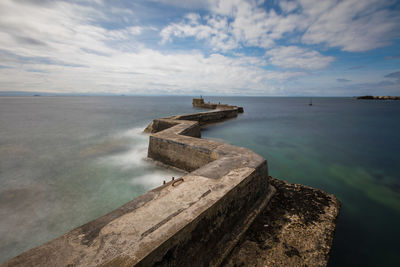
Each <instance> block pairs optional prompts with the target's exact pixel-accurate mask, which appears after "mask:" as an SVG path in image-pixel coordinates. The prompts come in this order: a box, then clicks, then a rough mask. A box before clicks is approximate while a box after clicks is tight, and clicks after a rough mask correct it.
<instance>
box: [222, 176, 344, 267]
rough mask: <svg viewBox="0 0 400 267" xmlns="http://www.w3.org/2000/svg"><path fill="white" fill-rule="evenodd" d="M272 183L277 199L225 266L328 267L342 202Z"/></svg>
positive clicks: (272, 180) (313, 191) (317, 192)
mask: <svg viewBox="0 0 400 267" xmlns="http://www.w3.org/2000/svg"><path fill="white" fill-rule="evenodd" d="M269 179H270V180H269V182H270V184H271V185H272V186H274V187H275V188H276V193H275V195H274V196H273V198H272V199H271V201H270V203H269V204H268V206H267V207H266V208H264V209H263V210H262V211H261V212H260V214H259V215H258V217H257V218H256V219H255V220H254V222H253V224H252V225H251V226H250V227H249V229H248V230H247V232H246V234H245V236H244V238H243V239H242V240H241V241H240V242H239V243H238V245H237V246H236V247H235V249H234V250H233V251H232V253H231V254H230V256H229V257H228V259H227V260H226V261H225V264H224V266H326V265H327V264H328V261H329V255H330V251H331V247H332V244H333V239H334V234H335V228H336V220H337V217H338V215H339V210H340V201H339V200H338V199H337V198H336V197H335V196H334V195H331V194H328V193H326V192H324V191H322V190H319V189H315V188H311V187H308V186H304V185H299V184H290V183H288V182H286V181H283V180H278V179H275V178H272V177H270V178H269Z"/></svg>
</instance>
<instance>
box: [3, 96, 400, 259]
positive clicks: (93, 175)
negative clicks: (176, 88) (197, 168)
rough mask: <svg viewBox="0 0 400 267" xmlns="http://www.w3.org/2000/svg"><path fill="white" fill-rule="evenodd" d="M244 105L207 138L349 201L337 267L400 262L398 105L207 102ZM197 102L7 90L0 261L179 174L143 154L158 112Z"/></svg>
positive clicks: (345, 204)
mask: <svg viewBox="0 0 400 267" xmlns="http://www.w3.org/2000/svg"><path fill="white" fill-rule="evenodd" d="M208 99H209V100H211V101H215V102H223V103H229V104H237V105H241V106H244V108H245V113H244V114H242V115H240V116H239V117H238V118H237V119H233V120H229V121H227V122H224V123H222V124H217V125H213V126H210V127H207V128H206V129H204V131H203V132H202V135H203V137H205V138H214V139H218V140H223V141H224V142H228V143H231V144H235V145H239V146H244V147H248V148H250V149H252V150H254V151H256V152H257V153H259V154H260V155H262V156H264V157H265V158H266V159H267V160H268V164H269V171H270V175H272V176H274V177H277V178H280V179H285V180H287V181H290V182H293V183H302V184H306V185H310V186H313V187H317V188H321V189H323V190H325V191H327V192H329V193H333V194H335V195H336V196H337V197H339V199H340V200H341V201H342V210H341V215H340V218H339V220H338V226H337V232H336V239H335V244H334V248H333V252H332V257H331V262H330V265H331V266H398V263H399V256H398V251H399V250H400V246H399V245H398V240H399V239H400V229H399V228H398V225H400V176H399V174H398V171H397V167H398V166H400V157H399V156H398V152H399V151H400V141H399V136H400V125H399V123H398V117H399V115H400V102H394V101H357V100H354V99H351V98H313V104H314V105H313V106H312V107H309V106H308V105H307V104H308V102H309V99H308V98H254V97H252V98H250V97H249V98H247V97H232V98H228V97H210V98H208V97H207V100H208ZM189 112H193V109H192V107H191V97H0V218H1V221H0V237H1V240H2V242H1V244H0V262H2V261H4V260H6V259H8V258H10V257H12V256H15V255H17V254H19V253H21V252H23V251H24V250H27V249H29V248H31V247H34V246H36V245H40V244H41V243H43V242H45V241H47V240H50V239H52V238H55V237H57V236H59V235H61V234H63V233H64V232H66V231H68V230H70V229H73V228H74V227H77V226H79V225H81V224H83V223H85V222H87V221H89V220H91V219H94V218H96V217H98V216H100V215H102V214H105V213H107V212H109V211H111V210H113V209H114V208H117V207H119V206H120V205H122V204H124V203H126V202H127V201H129V200H131V199H132V198H134V197H136V196H138V195H140V194H143V193H145V192H146V191H147V190H149V189H151V188H153V187H155V186H158V185H161V184H162V180H164V179H168V178H170V177H171V176H179V174H178V173H175V172H172V171H170V170H165V169H162V168H160V167H156V166H155V165H153V164H152V163H149V162H147V161H145V160H144V158H145V156H146V149H147V142H148V137H147V136H146V135H143V134H141V131H142V129H143V128H144V127H145V126H146V125H147V124H148V123H149V122H150V121H151V120H152V119H154V118H158V117H164V116H168V115H176V114H182V113H189Z"/></svg>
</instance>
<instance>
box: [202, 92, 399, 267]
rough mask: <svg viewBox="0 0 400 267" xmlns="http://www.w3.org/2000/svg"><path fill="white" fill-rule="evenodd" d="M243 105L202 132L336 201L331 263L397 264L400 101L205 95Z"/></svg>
mask: <svg viewBox="0 0 400 267" xmlns="http://www.w3.org/2000/svg"><path fill="white" fill-rule="evenodd" d="M211 100H214V101H221V102H226V103H232V104H237V105H243V106H244V107H245V113H244V114H243V115H241V116H240V117H239V118H238V119H235V120H231V121H229V122H225V123H223V124H218V125H215V126H212V127H209V128H208V129H207V130H206V131H203V137H204V138H216V139H223V140H225V142H229V143H231V144H235V145H239V146H244V147H248V148H250V149H252V150H254V151H256V152H257V153H259V154H260V155H262V156H264V157H265V158H266V159H267V160H268V165H269V171H270V175H272V176H274V177H276V178H280V179H284V180H287V181H289V182H293V183H301V184H306V185H309V186H313V187H316V188H321V189H323V190H325V191H327V192H329V193H333V194H335V195H336V196H337V197H338V198H339V199H340V200H341V202H342V209H341V214H340V217H339V220H338V225H337V231H336V239H335V241H334V242H335V243H334V248H333V251H332V255H331V261H330V266H399V263H400V254H399V251H400V245H399V240H400V228H399V225H400V175H399V171H398V168H399V166H400V156H399V152H400V139H399V137H400V124H399V116H400V101H398V102H395V101H361V100H355V99H352V98H314V99H313V106H311V107H310V106H308V105H307V104H308V102H309V99H308V98H211Z"/></svg>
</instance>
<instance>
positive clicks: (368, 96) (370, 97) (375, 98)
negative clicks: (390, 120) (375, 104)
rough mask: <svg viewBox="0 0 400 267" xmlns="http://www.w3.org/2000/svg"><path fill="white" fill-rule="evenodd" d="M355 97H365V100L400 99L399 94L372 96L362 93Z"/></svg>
mask: <svg viewBox="0 0 400 267" xmlns="http://www.w3.org/2000/svg"><path fill="white" fill-rule="evenodd" d="M357 99H367V100H400V96H372V95H364V96H359V97H357Z"/></svg>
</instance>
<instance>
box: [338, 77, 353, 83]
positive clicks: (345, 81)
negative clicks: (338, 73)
mask: <svg viewBox="0 0 400 267" xmlns="http://www.w3.org/2000/svg"><path fill="white" fill-rule="evenodd" d="M336 81H338V82H340V83H348V82H351V80H349V79H344V78H337V79H336Z"/></svg>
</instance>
